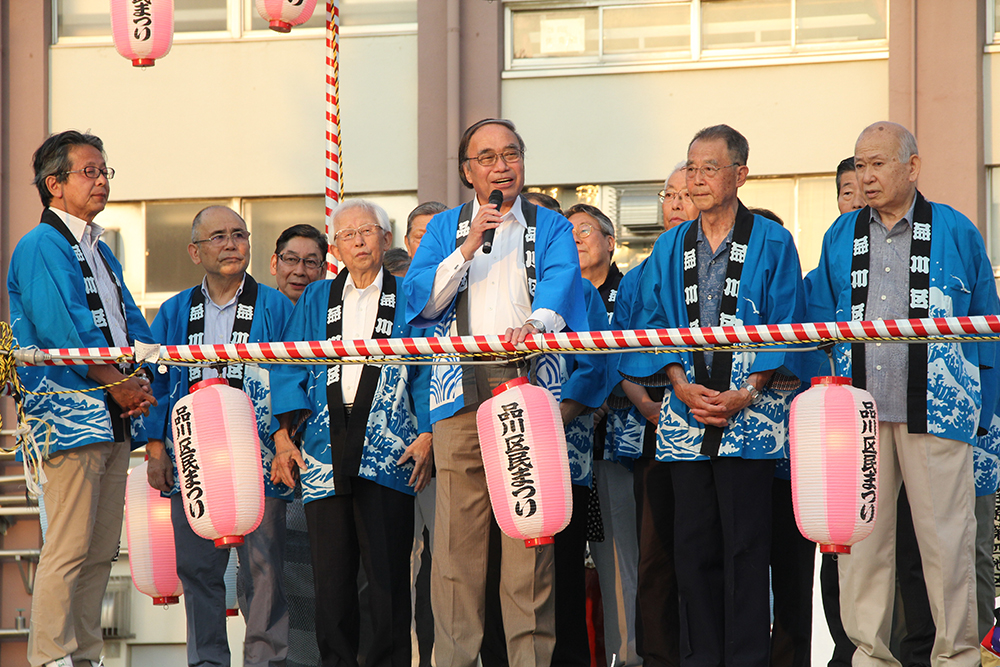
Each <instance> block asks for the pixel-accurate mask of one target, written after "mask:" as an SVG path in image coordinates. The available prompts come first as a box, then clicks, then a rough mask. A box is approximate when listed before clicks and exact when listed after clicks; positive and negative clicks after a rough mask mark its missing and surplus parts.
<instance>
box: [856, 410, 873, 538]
mask: <svg viewBox="0 0 1000 667" xmlns="http://www.w3.org/2000/svg"><path fill="white" fill-rule="evenodd" d="M861 408H862V409H861V410H859V411H858V416H859V417H861V445H862V447H861V456H862V463H861V477H862V480H861V500H862V501H863V503H862V505H861V520H862V521H864V522H865V523H871V522H872V520H873V519H874V518H875V502H876V500H877V494H878V490H877V484H878V430H877V428H878V424H877V421H878V417H877V416H876V414H877V413H876V412H875V403H874V402H873V401H864V402H862V403H861Z"/></svg>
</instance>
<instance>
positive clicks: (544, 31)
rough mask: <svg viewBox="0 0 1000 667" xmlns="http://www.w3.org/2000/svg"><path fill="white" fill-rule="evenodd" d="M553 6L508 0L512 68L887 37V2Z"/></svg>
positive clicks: (831, 45)
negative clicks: (540, 5)
mask: <svg viewBox="0 0 1000 667" xmlns="http://www.w3.org/2000/svg"><path fill="white" fill-rule="evenodd" d="M548 4H549V5H550V6H548V7H545V6H543V7H539V6H538V5H539V3H537V2H532V3H531V4H530V5H528V4H524V5H522V4H521V2H520V0H507V4H506V7H507V12H508V15H509V28H510V29H509V31H508V32H509V35H510V37H509V41H508V59H507V69H508V70H518V69H539V68H548V67H579V66H581V65H587V66H593V65H612V64H619V63H636V62H655V61H683V60H687V61H698V60H710V59H713V58H714V59H722V58H734V57H739V58H746V57H747V56H748V54H749V55H753V56H754V57H765V56H776V55H778V56H787V55H801V54H814V53H823V52H831V51H834V52H835V51H843V50H845V49H858V48H863V49H882V50H884V49H885V47H886V39H887V25H888V21H887V18H888V17H887V4H888V3H887V0H673V1H663V0H660V1H659V2H656V1H653V0H646V2H629V3H625V2H621V1H620V0H592V1H590V2H585V3H583V2H577V3H568V2H552V3H548ZM522 7H523V8H522Z"/></svg>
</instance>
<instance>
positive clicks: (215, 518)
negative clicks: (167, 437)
mask: <svg viewBox="0 0 1000 667" xmlns="http://www.w3.org/2000/svg"><path fill="white" fill-rule="evenodd" d="M170 421H171V426H172V428H173V436H174V457H175V459H176V461H177V472H178V474H179V477H180V487H181V495H182V496H183V504H184V511H185V514H186V515H187V519H188V523H189V524H191V529H192V530H193V531H194V532H195V533H197V534H198V535H200V536H201V537H204V538H205V539H208V540H214V541H215V546H217V547H219V548H225V547H230V546H234V545H238V544H243V536H244V535H246V534H247V533H250V532H253V531H254V530H256V528H257V526H259V525H260V521H261V519H262V518H263V516H264V470H263V465H262V464H261V460H260V441H259V440H258V435H257V417H256V415H255V412H254V407H253V403H251V402H250V397H249V396H247V395H246V394H245V393H243V392H242V391H240V390H239V389H234V388H233V387H230V386H229V384H228V383H227V382H226V380H224V379H222V378H212V379H210V380H203V381H201V382H199V383H197V384H195V385H193V386H192V387H191V393H190V394H188V395H187V396H184V397H183V398H181V399H180V400H179V401H177V405H175V406H174V410H173V413H172V414H171V416H170Z"/></svg>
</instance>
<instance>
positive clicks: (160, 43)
mask: <svg viewBox="0 0 1000 667" xmlns="http://www.w3.org/2000/svg"><path fill="white" fill-rule="evenodd" d="M111 35H112V37H113V38H114V40H115V48H116V49H117V50H118V53H120V54H121V55H122V57H123V58H128V59H129V60H131V61H132V66H133V67H152V66H153V65H155V64H156V60H157V59H158V58H162V57H163V56H165V55H167V53H169V52H170V46H171V44H173V41H174V0H111Z"/></svg>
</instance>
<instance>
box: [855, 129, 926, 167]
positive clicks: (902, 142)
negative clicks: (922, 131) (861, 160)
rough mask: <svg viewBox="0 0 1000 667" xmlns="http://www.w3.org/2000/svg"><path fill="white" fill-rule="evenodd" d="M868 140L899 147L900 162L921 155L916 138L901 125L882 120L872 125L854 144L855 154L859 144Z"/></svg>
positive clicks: (862, 132)
mask: <svg viewBox="0 0 1000 667" xmlns="http://www.w3.org/2000/svg"><path fill="white" fill-rule="evenodd" d="M866 139H870V140H875V141H880V142H885V141H891V142H893V144H894V145H895V146H896V147H897V150H898V154H897V156H896V157H898V158H899V161H900V162H907V161H908V160H909V159H910V158H911V157H913V156H914V155H919V153H917V139H916V137H914V136H913V133H912V132H910V131H909V130H908V129H906V128H905V127H903V126H902V125H900V124H899V123H892V122H890V121H887V120H880V121H879V122H877V123H872V124H871V125H869V126H868V127H866V128H865V129H863V130H862V131H861V134H860V135H858V140H857V142H855V144H854V149H855V152H857V147H858V144H860V143H862V142H863V141H864V140H866Z"/></svg>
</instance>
